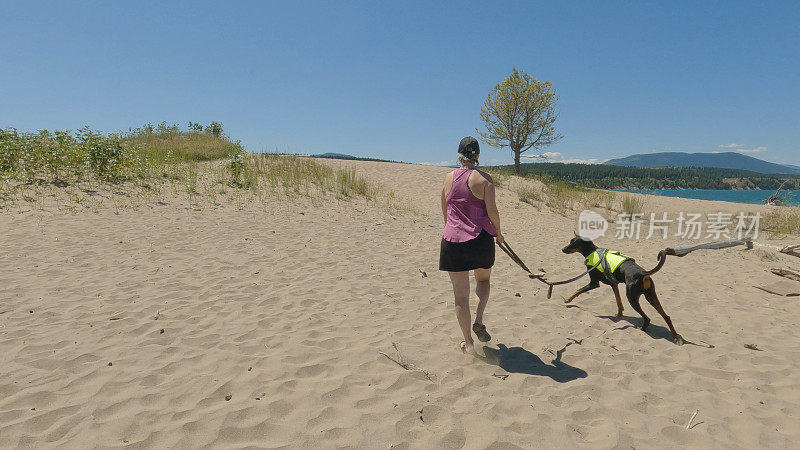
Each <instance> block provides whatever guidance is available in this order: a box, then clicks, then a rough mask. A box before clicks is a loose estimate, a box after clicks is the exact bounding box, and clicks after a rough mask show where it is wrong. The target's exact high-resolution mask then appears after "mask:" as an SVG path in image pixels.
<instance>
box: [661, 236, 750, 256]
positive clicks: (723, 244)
mask: <svg viewBox="0 0 800 450" xmlns="http://www.w3.org/2000/svg"><path fill="white" fill-rule="evenodd" d="M737 245H746V246H747V248H748V250H749V249H751V248H753V240H752V239H751V238H749V237H747V238H744V239H728V240H727V241H714V242H706V243H704V244H697V245H684V246H682V247H674V248H667V249H665V251H666V252H667V254H668V255H673V256H679V257H683V256H686V255H688V254H689V253H691V252H693V251H695V250H701V249H713V250H717V249H721V248H727V247H735V246H737Z"/></svg>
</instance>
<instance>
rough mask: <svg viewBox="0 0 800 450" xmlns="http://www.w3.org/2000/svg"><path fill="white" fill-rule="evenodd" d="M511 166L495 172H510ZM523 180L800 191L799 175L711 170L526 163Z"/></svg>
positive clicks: (600, 185) (613, 186) (630, 186)
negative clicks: (780, 187) (538, 179)
mask: <svg viewBox="0 0 800 450" xmlns="http://www.w3.org/2000/svg"><path fill="white" fill-rule="evenodd" d="M513 168H514V167H513V166H510V165H509V166H498V167H496V168H495V169H497V170H501V171H504V172H509V173H510V172H512V171H513ZM520 173H521V175H523V176H533V177H541V176H548V177H553V178H556V179H559V180H563V181H566V182H569V183H575V184H578V185H580V186H584V187H590V188H598V189H724V190H727V189H768V190H769V189H777V188H778V187H779V186H780V185H781V183H783V182H784V181H786V180H788V182H787V183H786V185H784V188H785V189H800V175H774V174H762V173H756V172H751V171H748V170H738V169H718V168H711V167H651V168H642V167H622V166H611V165H604V164H563V163H528V164H522V166H521V169H520Z"/></svg>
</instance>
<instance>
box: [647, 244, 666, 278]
mask: <svg viewBox="0 0 800 450" xmlns="http://www.w3.org/2000/svg"><path fill="white" fill-rule="evenodd" d="M665 262H667V251H666V250H661V251H660V252H658V264H656V266H655V267H653V268H652V269H650V270H648V271H647V272H645V273H644V276H645V277H649V276H650V275H653V274H654V273H656V272H658V271H659V270H661V268H662V267H664V263H665Z"/></svg>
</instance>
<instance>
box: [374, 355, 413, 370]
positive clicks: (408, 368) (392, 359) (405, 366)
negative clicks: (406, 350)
mask: <svg viewBox="0 0 800 450" xmlns="http://www.w3.org/2000/svg"><path fill="white" fill-rule="evenodd" d="M378 353H380V354H381V355H383V356H385V357H387V358H389V359H390V360H391V361H393V362H395V363H396V364H397V365H398V366H400V367H402V368H403V369H406V370H411V368H410V367H408V364H403V363H401V362H400V361H398V360H396V359H394V358H392V357H391V356H389V355H387V354H386V353H384V352H378Z"/></svg>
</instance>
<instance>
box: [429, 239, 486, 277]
mask: <svg viewBox="0 0 800 450" xmlns="http://www.w3.org/2000/svg"><path fill="white" fill-rule="evenodd" d="M493 265H494V237H493V236H492V235H491V234H489V233H488V232H487V231H486V230H481V234H479V235H478V237H476V238H475V239H471V240H469V241H466V242H450V241H447V240H445V239H444V238H442V245H441V248H440V250H439V270H445V271H447V272H462V271H465V270H475V269H491V268H492V266H493Z"/></svg>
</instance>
